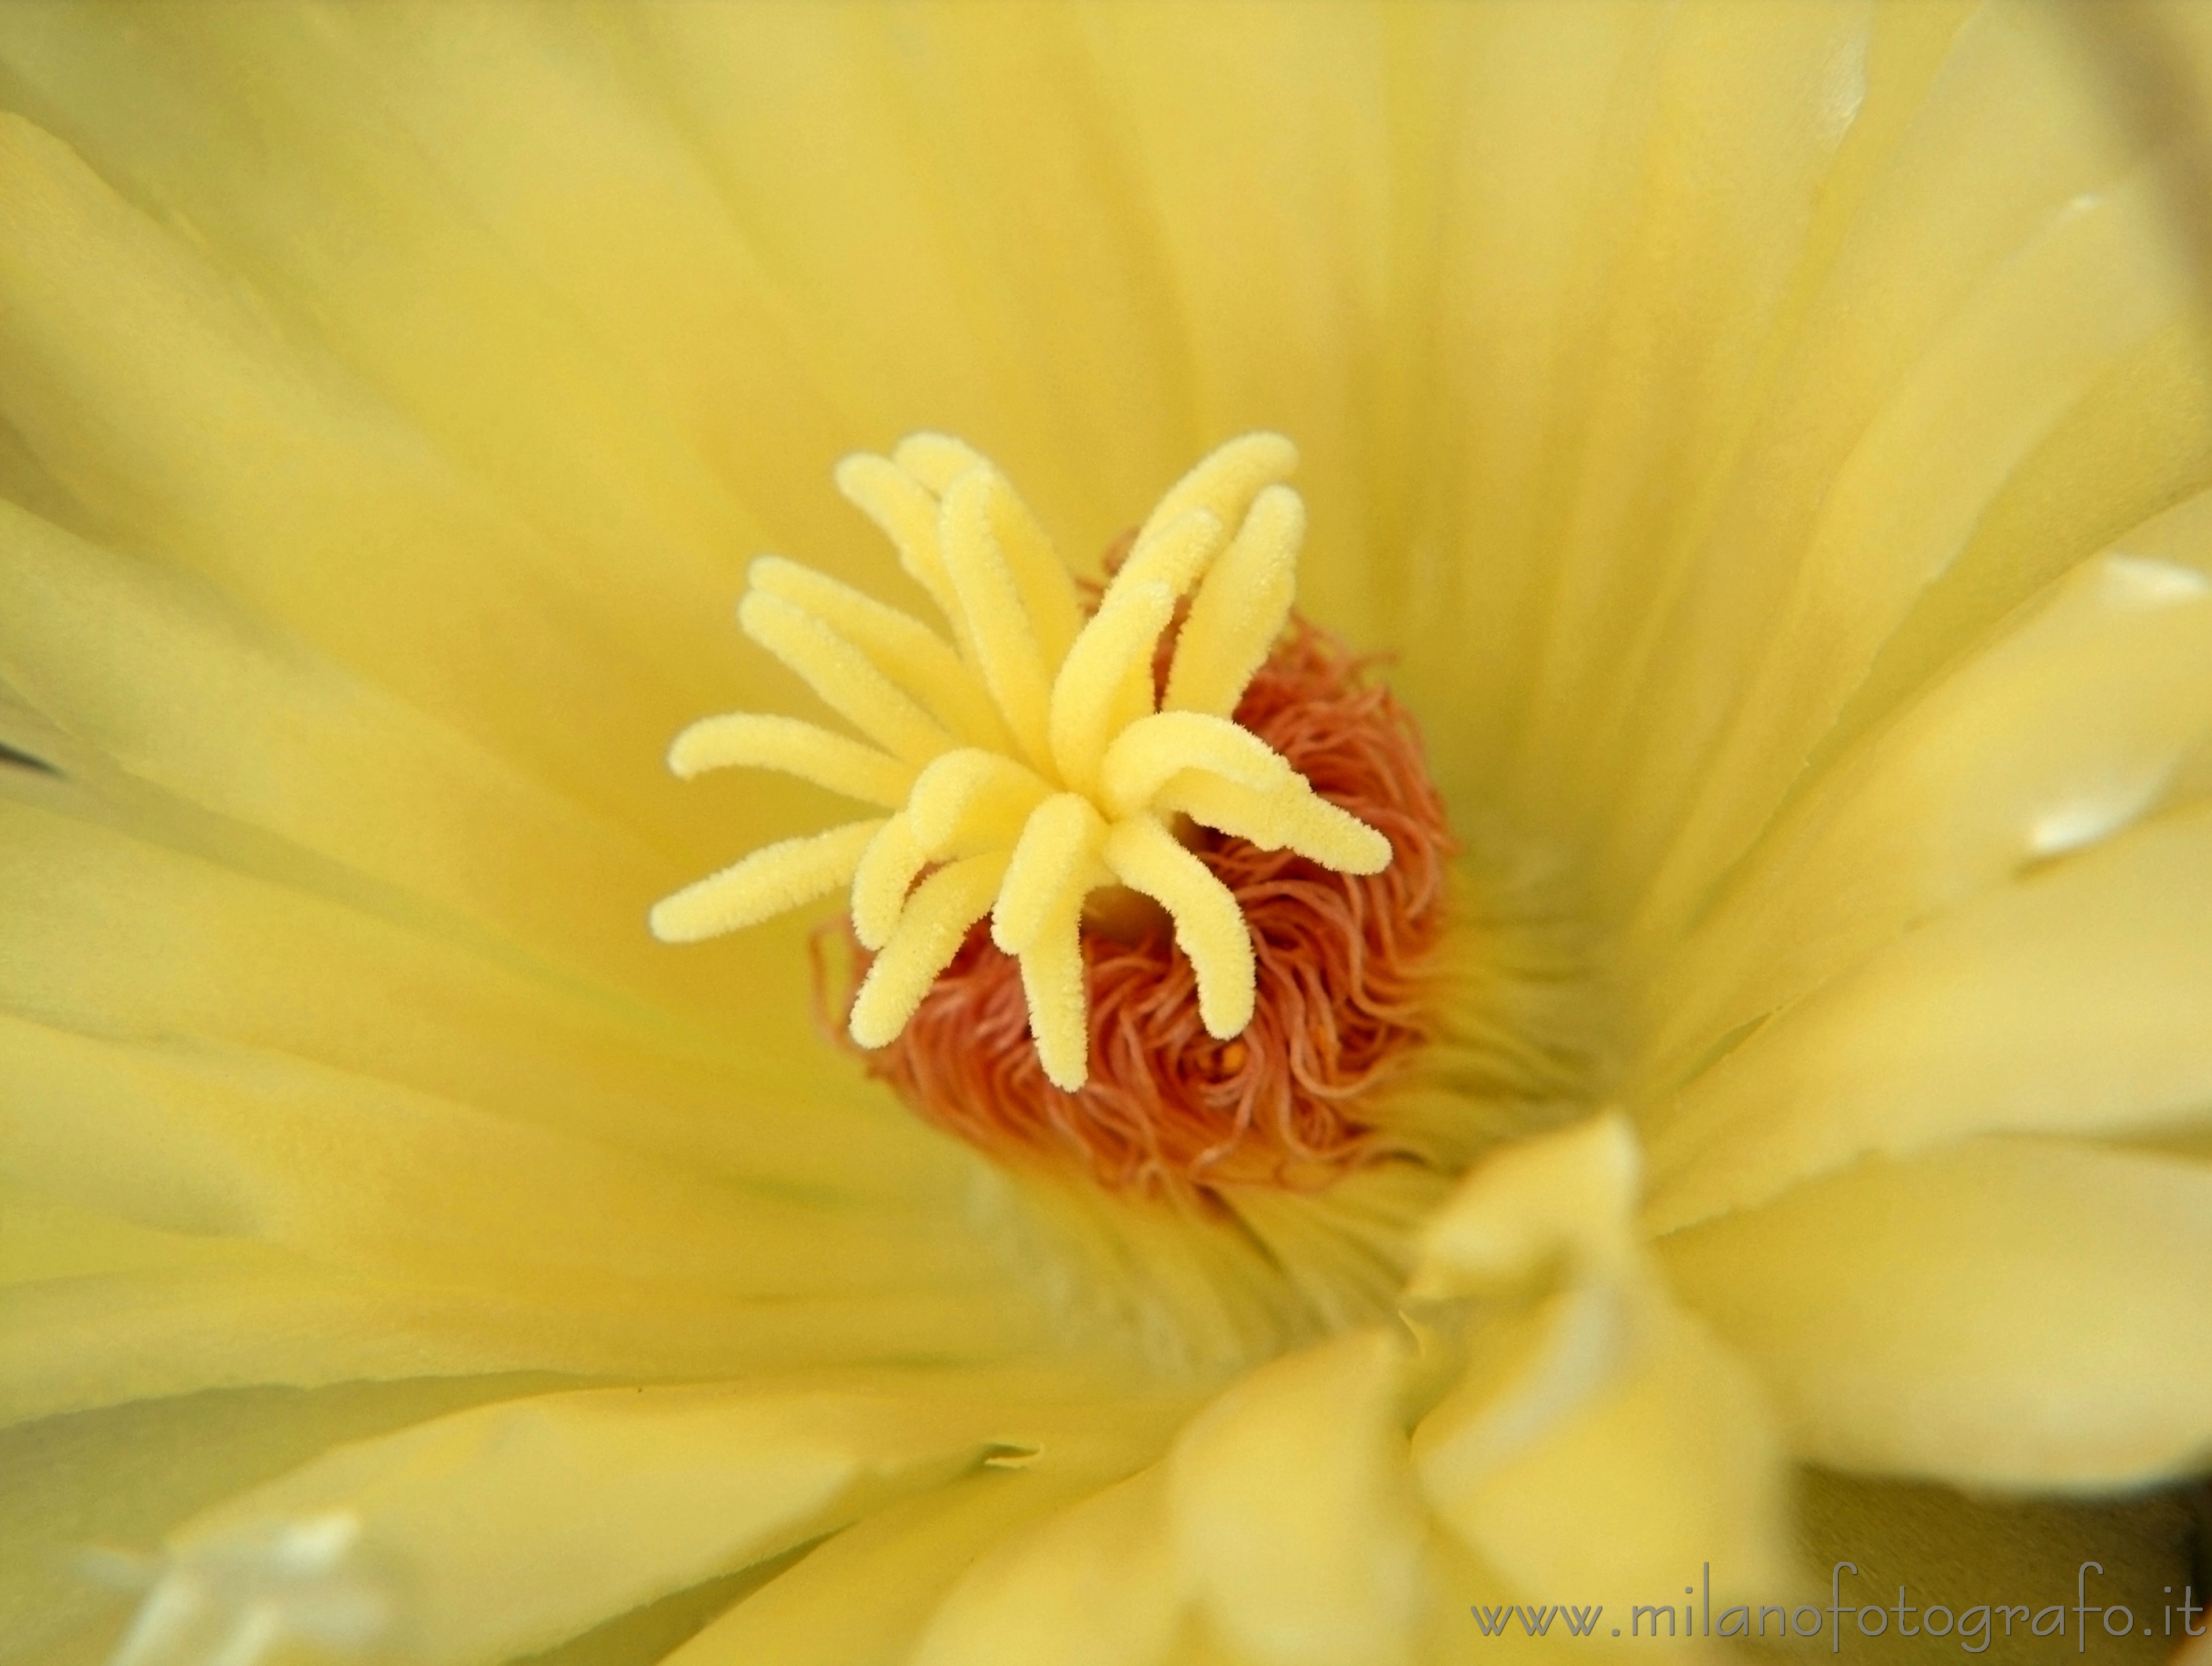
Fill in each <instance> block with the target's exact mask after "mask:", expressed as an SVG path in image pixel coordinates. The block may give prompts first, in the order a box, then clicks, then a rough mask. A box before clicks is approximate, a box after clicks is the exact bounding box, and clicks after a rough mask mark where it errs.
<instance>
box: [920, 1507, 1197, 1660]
mask: <svg viewBox="0 0 2212 1666" xmlns="http://www.w3.org/2000/svg"><path fill="white" fill-rule="evenodd" d="M1163 1493H1164V1487H1163V1476H1162V1474H1161V1472H1160V1470H1159V1469H1158V1468H1157V1467H1155V1468H1150V1469H1146V1470H1145V1471H1144V1472H1143V1473H1142V1474H1138V1475H1134V1476H1132V1477H1131V1478H1130V1479H1129V1480H1127V1481H1122V1482H1121V1483H1119V1484H1118V1485H1116V1486H1114V1487H1108V1488H1107V1489H1106V1490H1105V1491H1104V1492H1103V1493H1097V1495H1095V1496H1094V1497H1091V1498H1088V1499H1084V1500H1083V1501H1082V1502H1081V1503H1079V1504H1077V1505H1072V1506H1070V1507H1069V1508H1067V1509H1065V1510H1062V1511H1060V1512H1058V1513H1057V1514H1055V1515H1053V1516H1050V1517H1047V1518H1046V1519H1044V1520H1043V1521H1042V1522H1039V1523H1037V1524H1036V1526H1035V1527H1034V1528H1033V1529H1030V1530H1029V1531H1026V1532H1024V1533H1021V1534H1019V1535H1010V1536H1009V1537H1008V1539H1007V1540H1006V1542H1005V1543H1003V1544H1001V1545H1000V1547H997V1548H996V1549H995V1550H994V1551H993V1552H992V1554H989V1555H987V1556H986V1557H985V1558H984V1559H983V1560H981V1561H980V1562H979V1563H977V1564H976V1566H975V1568H974V1569H973V1571H971V1572H969V1574H968V1575H967V1577H966V1578H963V1579H962V1580H961V1581H960V1583H959V1584H957V1585H956V1586H954V1587H953V1589H952V1591H951V1594H950V1595H949V1596H947V1597H946V1598H945V1601H944V1602H942V1603H941V1604H940V1605H939V1608H938V1609H937V1611H936V1613H935V1614H933V1615H932V1616H931V1618H930V1621H929V1628H928V1629H927V1631H926V1632H925V1633H923V1634H922V1638H921V1643H920V1645H918V1646H917V1647H916V1648H915V1652H914V1657H913V1666H1154V1663H1156V1662H1158V1661H1159V1660H1160V1659H1161V1658H1162V1657H1164V1655H1165V1653H1166V1652H1167V1649H1168V1645H1169V1642H1170V1639H1171V1637H1172V1635H1173V1633H1174V1628H1175V1626H1176V1621H1177V1620H1178V1618H1179V1617H1180V1613H1181V1609H1182V1598H1183V1592H1182V1585H1181V1581H1180V1578H1179V1575H1178V1571H1177V1569H1176V1566H1175V1563H1174V1560H1173V1558H1172V1557H1171V1556H1170V1554H1169V1544H1168V1533H1167V1511H1166V1507H1165V1500H1164V1497H1163Z"/></svg>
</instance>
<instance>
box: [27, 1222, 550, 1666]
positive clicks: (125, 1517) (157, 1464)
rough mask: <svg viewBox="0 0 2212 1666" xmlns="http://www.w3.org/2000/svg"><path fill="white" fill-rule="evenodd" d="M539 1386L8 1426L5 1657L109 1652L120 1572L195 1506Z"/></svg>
mask: <svg viewBox="0 0 2212 1666" xmlns="http://www.w3.org/2000/svg"><path fill="white" fill-rule="evenodd" d="M0 1230H4V1228H0ZM538 1386H540V1385H539V1384H538V1383H533V1382H532V1381H530V1380H528V1379H520V1380H518V1379H516V1378H513V1377H507V1378H498V1377H493V1378H483V1377H475V1378H470V1377H457V1378H451V1379H439V1378H429V1379H425V1380H421V1381H415V1382H400V1383H347V1384H343V1385H342V1386H339V1387H335V1388H331V1389H312V1390H303V1389H238V1390H232V1391H229V1392H225V1393H215V1394H204V1395H187V1396H185V1397H183V1398H180V1399H176V1400H169V1401H164V1402H156V1403H154V1404H150V1405H140V1406H126V1407H118V1408H111V1409H109V1410H106V1411H104V1412H94V1413H83V1414H78V1415H76V1416H74V1417H60V1418H51V1419H47V1420H44V1421H42V1422H38V1423H32V1424H26V1425H21V1426H16V1427H15V1428H12V1429H9V1430H7V1431H5V1432H0V1472H4V1473H5V1474H7V1476H8V1477H9V1484H8V1487H7V1488H6V1489H5V1491H4V1493H0V1659H4V1660H6V1661H8V1662H9V1663H10V1666H15V1663H18V1662H29V1661H38V1662H53V1663H64V1662H69V1663H74V1662H76V1661H80V1660H82V1661H84V1662H86V1663H87V1666H97V1663H100V1662H102V1661H105V1660H106V1657H107V1656H108V1654H109V1653H110V1651H112V1648H113V1645H114V1642H115V1639H117V1638H118V1636H120V1635H121V1633H122V1630H123V1627H124V1626H125V1625H126V1624H127V1623H128V1621H129V1619H130V1614H131V1607H132V1605H133V1603H134V1602H135V1601H136V1600H137V1595H138V1592H137V1590H135V1589H134V1588H133V1587H132V1586H131V1585H130V1584H125V1583H124V1582H123V1579H122V1578H121V1576H123V1575H125V1574H126V1573H131V1572H140V1571H142V1570H143V1568H144V1566H145V1564H144V1562H143V1560H142V1558H141V1556H140V1555H139V1554H138V1553H139V1552H140V1551H142V1550H143V1549H145V1548H150V1547H152V1546H154V1545H155V1544H157V1543H159V1542H160V1541H161V1535H163V1534H165V1533H167V1531H168V1530H169V1529H172V1528H173V1527H175V1526H176V1525H177V1524H178V1523H180V1522H181V1521H183V1520H184V1519H185V1517H187V1516H190V1515H191V1514H193V1513H194V1512H195V1511H200V1510H204V1509H205V1508H206V1507H207V1506H209V1505H212V1504H214V1503H216V1501H217V1500H218V1499H222V1498H224V1497H226V1496H228V1495H230V1494H234V1493H240V1492H243V1491H244V1490H246V1488H247V1487H252V1486H254V1485H256V1484H258V1483H259V1482H261V1481H266V1480H268V1479H270V1477H271V1476H273V1475H276V1474H282V1473H283V1471H285V1470H288V1469H291V1468H296V1467H298V1466H299V1465H300V1464H301V1463H304V1462H307V1460H308V1459H310V1458H312V1457H313V1456H316V1455H317V1454H318V1453H319V1452H321V1451H323V1450H326V1449H327V1448H329V1447H330V1446H331V1445H333V1444H336V1443H337V1442H338V1441H341V1440H356V1439H360V1438H363V1437H367V1436H372V1435H379V1434H382V1433H384V1432H386V1431H388V1430H390V1429H392V1428H395V1427H398V1426H402V1425H404V1424H409V1423H414V1422H417V1421H420V1420H422V1419H424V1418H428V1417H436V1416H439V1415H441V1414H444V1413H447V1412H452V1411H458V1410H460V1409H462V1408H465V1407H467V1406H471V1405H475V1404H477V1403H479V1402H483V1401H488V1400H495V1399H510V1398H512V1397H513V1396H514V1395H516V1394H518V1393H522V1392H527V1391H530V1390H532V1389H536V1388H538ZM544 1386H552V1385H550V1384H546V1385H544ZM103 1575H106V1576H107V1577H106V1578H103V1577H101V1576H103ZM111 1580H112V1583H111Z"/></svg>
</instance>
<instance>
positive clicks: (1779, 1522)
mask: <svg viewBox="0 0 2212 1666" xmlns="http://www.w3.org/2000/svg"><path fill="white" fill-rule="evenodd" d="M1470 1347H1471V1348H1472V1349H1473V1350H1474V1353H1475V1355H1476V1357H1477V1359H1480V1360H1481V1361H1482V1367H1481V1368H1478V1369H1476V1370H1474V1371H1470V1373H1469V1376H1468V1379H1467V1380H1466V1381H1464V1382H1462V1383H1461V1384H1460V1385H1459V1387H1458V1388H1456V1389H1455V1390H1454V1391H1453V1392H1452V1393H1451V1394H1450V1395H1449V1396H1448V1397H1447V1398H1446V1399H1445V1400H1444V1401H1443V1403H1442V1404H1440V1405H1439V1406H1437V1408H1436V1409H1435V1410H1434V1411H1432V1412H1431V1413H1430V1414H1428V1416H1427V1417H1426V1418H1425V1419H1424V1420H1422V1422H1421V1423H1420V1425H1419V1426H1418V1427H1417V1428H1416V1429H1415V1430H1414V1432H1413V1468H1414V1473H1415V1474H1416V1475H1417V1476H1418V1477H1419V1481H1420V1484H1421V1488H1422V1492H1423V1493H1424V1494H1425V1496H1426V1498H1427V1499H1428V1500H1429V1502H1430V1504H1431V1507H1433V1508H1434V1509H1435V1511H1437V1515H1438V1516H1439V1517H1441V1518H1442V1519H1443V1521H1445V1522H1446V1523H1449V1525H1450V1526H1451V1528H1452V1529H1453V1530H1454V1531H1455V1532H1456V1533H1457V1534H1458V1535H1460V1537H1461V1538H1462V1540H1464V1541H1466V1543H1467V1544H1468V1547H1469V1548H1471V1549H1473V1550H1474V1551H1475V1552H1477V1553H1478V1554H1480V1556H1481V1557H1482V1559H1483V1560H1485V1561H1486V1562H1487V1563H1488V1564H1489V1565H1490V1566H1492V1567H1494V1568H1496V1569H1498V1572H1501V1573H1503V1574H1504V1575H1505V1576H1506V1577H1507V1578H1509V1579H1510V1581H1511V1582H1512V1584H1514V1586H1515V1587H1516V1589H1517V1590H1520V1591H1521V1592H1522V1593H1523V1594H1524V1595H1526V1596H1531V1597H1541V1596H1550V1595H1553V1594H1554V1593H1559V1592H1564V1591H1570V1590H1572V1591H1580V1592H1587V1593H1589V1594H1590V1595H1591V1596H1592V1597H1593V1600H1595V1596H1596V1594H1597V1593H1600V1592H1604V1591H1618V1592H1624V1593H1626V1592H1630V1591H1634V1592H1638V1593H1644V1594H1656V1595H1662V1596H1663V1594H1664V1593H1665V1592H1666V1591H1667V1590H1669V1589H1670V1588H1672V1587H1673V1584H1674V1581H1675V1580H1676V1579H1678V1578H1680V1577H1681V1575H1682V1574H1683V1573H1684V1572H1686V1571H1691V1570H1694V1569H1696V1568H1697V1567H1698V1566H1699V1564H1701V1563H1705V1562H1710V1563H1711V1565H1712V1566H1713V1567H1714V1568H1715V1569H1716V1570H1718V1571H1719V1573H1720V1578H1721V1579H1722V1580H1723V1582H1724V1583H1723V1584H1722V1585H1720V1586H1717V1588H1716V1594H1718V1593H1719V1592H1720V1591H1721V1590H1725V1591H1726V1592H1727V1593H1728V1594H1729V1595H1731V1596H1742V1597H1744V1598H1745V1599H1746V1600H1753V1601H1755V1600H1758V1599H1759V1598H1760V1597H1762V1596H1765V1597H1768V1598H1770V1599H1771V1600H1776V1601H1779V1600H1781V1598H1782V1597H1783V1596H1784V1595H1786V1594H1787V1593H1788V1592H1789V1591H1790V1590H1791V1588H1792V1580H1793V1577H1794V1572H1795V1570H1794V1569H1793V1567H1792V1566H1791V1561H1790V1548H1789V1547H1790V1535H1789V1519H1788V1509H1787V1504H1788V1497H1787V1475H1788V1466H1789V1454H1788V1453H1787V1452H1786V1450H1784V1446H1783V1444H1782V1440H1781V1438H1780V1432H1779V1431H1778V1427H1777V1425H1776V1420H1775V1416H1774V1413H1773V1411H1772V1408H1771V1406H1770V1405H1769V1403H1768V1402H1767V1398H1766V1395H1765V1393H1764V1392H1763V1391H1762V1389H1761V1388H1760V1385H1759V1381H1758V1379H1757V1377H1755V1376H1753V1373H1752V1372H1751V1371H1749V1370H1747V1368H1746V1367H1745V1366H1744V1365H1743V1364H1742V1363H1741V1361H1739V1360H1737V1359H1734V1358H1732V1357H1731V1356H1730V1355H1729V1353H1728V1352H1727V1350H1726V1349H1725V1348H1723V1347H1721V1346H1720V1345H1719V1344H1718V1343H1717V1342H1716V1341H1714V1340H1713V1338H1712V1337H1711V1335H1709V1334H1707V1332H1706V1331H1705V1329H1704V1327H1702V1326H1701V1325H1699V1323H1698V1322H1696V1321H1695V1320H1693V1319H1692V1318H1689V1317H1688V1316H1686V1315H1684V1314H1683V1313H1681V1312H1680V1310H1677V1309H1676V1308H1675V1307H1674V1304H1672V1303H1671V1302H1670V1301H1669V1300H1668V1298H1667V1297H1666V1295H1665V1294H1664V1293H1663V1292H1662V1291H1661V1290H1660V1289H1659V1287H1658V1286H1657V1285H1656V1282H1645V1281H1636V1282H1632V1283H1630V1284H1627V1285H1625V1286H1624V1285H1613V1284H1608V1283H1598V1284H1593V1285H1589V1286H1583V1287H1582V1288H1579V1289H1577V1290H1573V1291H1570V1292H1564V1293H1562V1294H1560V1295H1559V1296H1556V1297H1553V1298H1549V1299H1547V1300H1546V1301H1545V1302H1543V1303H1542V1304H1540V1305H1539V1306H1538V1307H1537V1308H1536V1309H1535V1310H1534V1311H1533V1312H1531V1313H1530V1314H1529V1315H1528V1316H1527V1318H1526V1320H1525V1322H1522V1323H1519V1324H1499V1325H1496V1326H1492V1327H1486V1328H1484V1329H1481V1330H1480V1331H1478V1332H1477V1333H1476V1334H1475V1335H1474V1338H1473V1339H1472V1341H1471V1343H1470ZM1501 1355H1502V1356H1504V1358H1503V1359H1500V1358H1499V1357H1498V1356H1501ZM1506 1360H1510V1361H1512V1362H1513V1368H1512V1369H1510V1370H1504V1369H1500V1367H1501V1366H1502V1365H1504V1363H1505V1361H1506ZM1562 1500H1572V1505H1571V1507H1569V1508H1565V1509H1563V1508H1561V1502H1562Z"/></svg>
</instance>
